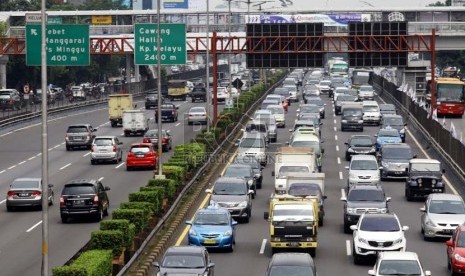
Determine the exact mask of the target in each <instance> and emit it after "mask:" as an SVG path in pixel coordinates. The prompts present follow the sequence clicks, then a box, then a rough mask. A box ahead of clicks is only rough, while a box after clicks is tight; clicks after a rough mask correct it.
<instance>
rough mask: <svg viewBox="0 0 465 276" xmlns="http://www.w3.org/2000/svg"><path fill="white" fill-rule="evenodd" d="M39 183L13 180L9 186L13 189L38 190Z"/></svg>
mask: <svg viewBox="0 0 465 276" xmlns="http://www.w3.org/2000/svg"><path fill="white" fill-rule="evenodd" d="M39 187H40V182H39V181H37V180H15V181H13V183H12V184H11V188H13V189H28V188H39Z"/></svg>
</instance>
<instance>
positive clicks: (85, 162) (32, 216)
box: [0, 104, 198, 275]
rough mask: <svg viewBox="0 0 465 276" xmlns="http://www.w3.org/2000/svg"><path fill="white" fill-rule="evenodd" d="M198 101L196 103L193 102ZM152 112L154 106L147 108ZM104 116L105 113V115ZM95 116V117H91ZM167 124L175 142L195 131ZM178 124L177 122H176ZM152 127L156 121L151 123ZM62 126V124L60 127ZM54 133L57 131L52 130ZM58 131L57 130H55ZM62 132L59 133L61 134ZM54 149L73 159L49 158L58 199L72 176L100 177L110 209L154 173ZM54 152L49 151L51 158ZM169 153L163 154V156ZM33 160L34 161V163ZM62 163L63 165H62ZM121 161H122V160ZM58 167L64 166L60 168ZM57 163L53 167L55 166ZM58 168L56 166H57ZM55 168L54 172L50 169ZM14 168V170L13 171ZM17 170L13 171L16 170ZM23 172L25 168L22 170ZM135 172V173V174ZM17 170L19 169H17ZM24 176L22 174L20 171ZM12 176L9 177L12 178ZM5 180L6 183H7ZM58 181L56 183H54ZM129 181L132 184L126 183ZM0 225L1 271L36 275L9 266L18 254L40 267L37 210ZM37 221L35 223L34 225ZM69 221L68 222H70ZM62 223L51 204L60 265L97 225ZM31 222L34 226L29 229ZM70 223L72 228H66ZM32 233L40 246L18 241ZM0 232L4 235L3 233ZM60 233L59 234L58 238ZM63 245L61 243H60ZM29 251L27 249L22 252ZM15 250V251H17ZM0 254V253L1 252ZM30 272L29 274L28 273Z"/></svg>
mask: <svg viewBox="0 0 465 276" xmlns="http://www.w3.org/2000/svg"><path fill="white" fill-rule="evenodd" d="M190 105H191V104H186V105H185V107H181V108H180V109H179V110H178V111H179V112H180V114H181V113H183V112H187V110H188V108H189V106H190ZM196 105H198V104H196ZM148 112H150V113H153V110H151V111H148ZM105 117H106V116H105ZM92 118H94V117H92ZM62 124H63V125H67V124H68V122H67V120H64V121H63V122H62ZM165 125H167V128H173V129H172V134H173V138H174V139H173V142H174V145H175V144H178V143H183V142H185V141H186V140H190V139H191V138H193V137H194V135H195V134H196V133H195V132H194V131H193V128H192V127H190V128H187V129H188V131H185V130H186V129H185V128H184V124H183V121H182V120H180V122H178V123H168V124H165ZM176 125H177V126H176ZM152 126H153V127H155V124H152ZM63 128H65V127H63ZM101 130H102V131H105V132H104V134H100V135H120V134H121V133H120V132H121V129H120V128H110V127H109V126H108V124H107V125H106V126H104V127H102V129H101ZM55 134H56V133H55ZM58 135H59V134H58ZM60 136H61V135H60ZM122 140H123V141H125V142H126V144H130V143H132V142H136V141H139V140H140V137H137V138H136V137H134V138H132V137H131V138H122ZM55 152H56V153H57V155H58V156H61V158H70V160H71V161H72V166H68V167H65V166H66V164H68V163H66V162H67V161H68V159H66V160H64V161H65V162H59V163H60V165H57V166H55V165H54V163H55V162H54V161H52V160H50V162H49V163H51V164H52V165H51V166H50V171H51V174H50V183H55V184H56V187H55V193H56V195H57V196H56V197H55V199H58V195H59V193H60V192H61V188H62V184H63V183H65V182H66V181H68V180H70V179H75V178H97V179H98V178H101V177H103V183H104V184H105V185H108V183H111V185H109V186H111V187H112V190H111V191H110V205H111V207H110V208H111V209H114V208H117V207H118V206H119V202H120V201H126V200H127V195H128V193H129V192H131V191H135V190H138V188H139V187H140V186H143V185H145V184H146V181H147V179H148V178H150V177H151V176H152V175H153V173H152V171H134V172H131V173H128V172H126V170H125V166H120V167H119V168H116V165H101V166H91V165H90V161H89V158H90V157H89V156H84V155H86V153H88V151H87V150H84V151H71V152H66V150H65V149H64V146H63V147H62V148H61V149H54V154H55ZM54 154H51V157H52V159H53V156H54ZM169 155H170V154H164V155H163V156H162V159H166V158H168V157H169ZM34 163H35V165H34ZM63 164H64V165H63ZM121 164H123V163H121ZM121 164H120V165H121ZM27 165H28V166H29V165H31V166H32V167H34V166H35V168H33V169H32V168H31V169H30V170H29V169H28V172H29V173H30V174H37V175H40V169H41V166H40V161H37V162H36V161H34V162H31V163H29V164H27ZM58 166H61V167H60V168H63V167H65V168H64V169H63V170H60V168H58ZM55 167H56V168H55ZM56 169H58V170H56ZM53 170H56V171H55V172H52V171H53ZM12 172H13V171H12ZM15 172H16V171H15ZM22 172H23V173H24V171H22ZM136 173H137V176H136ZM19 174H20V173H19ZM19 176H24V175H19ZM19 176H18V175H14V176H13V175H12V177H11V178H12V179H14V178H15V177H19ZM12 179H11V180H12ZM9 182H10V181H9V180H8V181H6V182H5V183H9ZM57 183H58V184H57ZM128 183H131V185H128ZM0 225H2V226H8V229H5V230H4V229H1V228H0V229H1V231H0V233H2V234H0V240H7V241H9V242H7V243H6V244H5V245H4V247H0V252H9V253H8V257H7V256H5V257H4V258H2V260H0V267H5V270H4V271H3V272H4V273H5V274H3V272H2V275H37V274H38V270H36V271H32V272H31V271H29V270H24V271H22V270H21V269H19V268H18V266H17V265H15V266H12V265H11V264H12V263H14V260H15V259H16V260H17V259H18V258H20V259H21V260H23V261H24V260H27V261H30V262H34V263H35V266H34V267H35V268H36V269H37V268H38V269H40V256H41V254H40V250H39V251H37V252H34V250H31V248H41V246H40V230H39V229H40V227H39V226H40V212H30V211H29V212H15V213H6V211H5V215H4V216H2V217H1V218H0ZM35 225H36V226H35ZM70 225H71V226H70ZM70 225H63V224H61V222H60V218H59V208H58V207H57V206H53V207H51V212H50V237H51V239H50V260H51V262H50V264H51V266H53V265H61V264H63V263H64V262H65V261H67V260H68V259H69V258H70V257H71V256H72V255H74V254H75V253H76V252H77V250H79V249H80V248H81V247H82V246H83V245H84V244H85V242H87V241H88V239H89V235H90V231H91V230H95V229H97V228H98V224H95V223H86V222H83V223H82V224H81V223H79V224H73V223H72V224H70ZM32 226H35V227H34V228H32V229H31V227H32ZM70 227H72V229H73V230H70V229H68V228H70ZM28 229H31V230H30V231H29V232H26V231H27V230H28ZM25 235H26V236H27V237H29V236H34V238H33V239H32V240H34V241H36V240H38V241H39V246H36V245H35V244H31V243H24V242H20V241H22V240H29V238H28V239H25V237H24V236H25ZM2 236H3V237H2ZM58 237H60V238H58ZM70 237H73V239H72V241H71V240H69V238H70ZM64 244H65V245H66V246H63V245H64ZM25 252H28V253H25ZM16 253H17V254H16ZM0 254H1V253H0ZM18 270H21V271H20V272H19V271H18ZM28 273H29V274H28Z"/></svg>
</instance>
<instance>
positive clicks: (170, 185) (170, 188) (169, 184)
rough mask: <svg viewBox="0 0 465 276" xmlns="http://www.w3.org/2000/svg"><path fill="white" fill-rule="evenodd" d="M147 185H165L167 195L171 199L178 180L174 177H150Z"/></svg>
mask: <svg viewBox="0 0 465 276" xmlns="http://www.w3.org/2000/svg"><path fill="white" fill-rule="evenodd" d="M146 187H163V188H164V189H165V196H166V197H168V198H170V199H172V198H173V197H174V194H175V193H176V182H175V181H174V180H173V179H149V181H148V183H147V186H146Z"/></svg>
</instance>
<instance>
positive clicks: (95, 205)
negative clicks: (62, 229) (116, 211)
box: [60, 179, 110, 223]
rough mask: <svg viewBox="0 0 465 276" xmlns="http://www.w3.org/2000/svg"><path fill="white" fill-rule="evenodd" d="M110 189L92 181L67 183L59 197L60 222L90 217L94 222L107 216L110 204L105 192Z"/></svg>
mask: <svg viewBox="0 0 465 276" xmlns="http://www.w3.org/2000/svg"><path fill="white" fill-rule="evenodd" d="M109 190H110V187H107V186H105V187H104V186H103V185H102V182H100V181H99V180H94V179H79V180H73V181H71V182H68V183H67V184H65V186H64V187H63V191H62V192H61V197H60V216H61V221H62V222H63V223H66V222H67V221H68V218H70V217H91V218H94V219H95V220H96V221H100V220H102V219H103V216H108V209H109V206H110V202H109V200H108V195H107V191H109Z"/></svg>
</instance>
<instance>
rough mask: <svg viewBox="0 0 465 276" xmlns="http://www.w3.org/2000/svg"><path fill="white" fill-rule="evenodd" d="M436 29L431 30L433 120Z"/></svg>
mask: <svg viewBox="0 0 465 276" xmlns="http://www.w3.org/2000/svg"><path fill="white" fill-rule="evenodd" d="M435 77H436V29H434V28H433V29H432V30H431V103H430V104H431V116H430V117H431V120H434V118H433V112H434V110H435V109H436V80H435Z"/></svg>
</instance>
